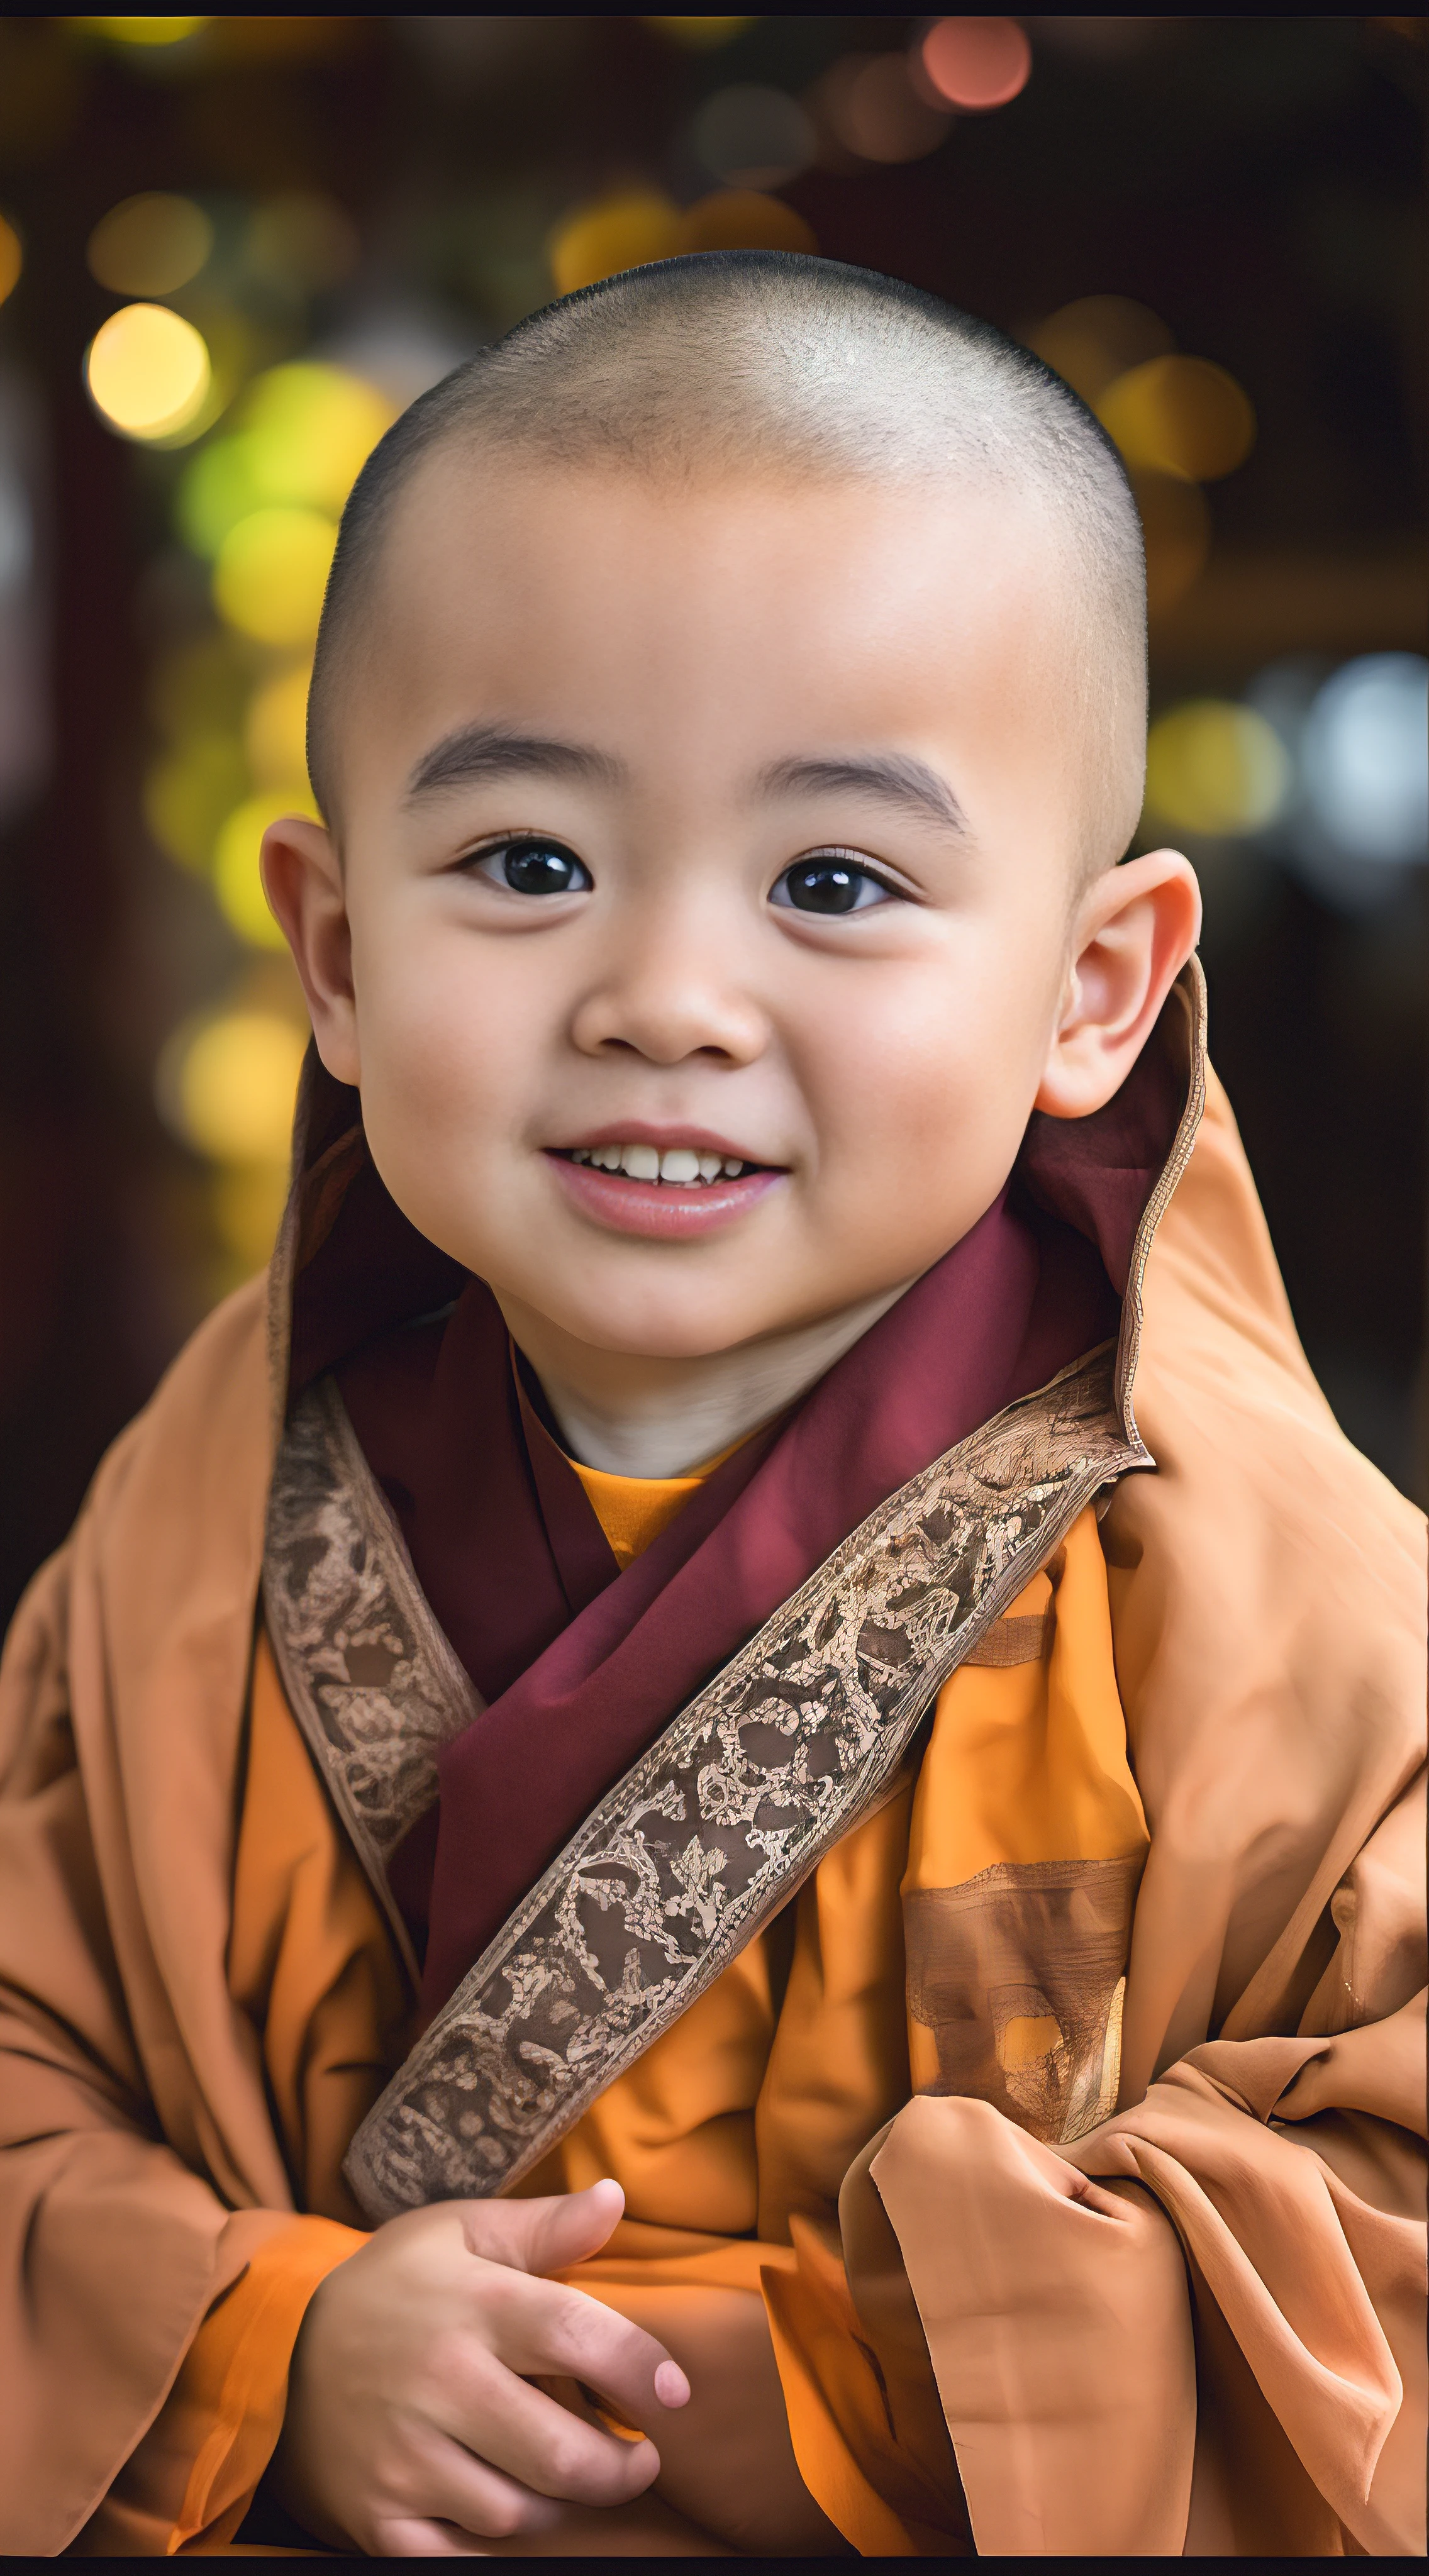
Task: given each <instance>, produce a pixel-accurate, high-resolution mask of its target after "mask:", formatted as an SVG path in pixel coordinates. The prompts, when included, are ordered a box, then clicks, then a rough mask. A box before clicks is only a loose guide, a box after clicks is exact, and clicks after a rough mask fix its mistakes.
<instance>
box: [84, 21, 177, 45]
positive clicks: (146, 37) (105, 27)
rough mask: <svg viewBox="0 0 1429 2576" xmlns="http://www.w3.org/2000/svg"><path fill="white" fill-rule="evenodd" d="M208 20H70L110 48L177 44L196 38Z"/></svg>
mask: <svg viewBox="0 0 1429 2576" xmlns="http://www.w3.org/2000/svg"><path fill="white" fill-rule="evenodd" d="M211 23H212V21H211V20H210V19H208V18H72V19H71V20H70V25H71V26H72V27H83V28H84V29H85V31H86V33H87V34H89V35H92V36H107V37H108V39H109V42H110V43H111V45H181V44H183V42H184V41H185V39H186V38H187V37H189V36H196V35H197V34H198V32H199V29H200V28H201V27H207V26H209V25H211Z"/></svg>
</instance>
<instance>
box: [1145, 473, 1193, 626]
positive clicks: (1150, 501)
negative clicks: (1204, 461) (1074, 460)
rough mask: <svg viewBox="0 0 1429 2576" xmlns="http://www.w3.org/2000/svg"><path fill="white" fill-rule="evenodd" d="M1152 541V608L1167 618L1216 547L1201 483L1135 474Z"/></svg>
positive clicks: (1149, 580) (1148, 602) (1149, 590)
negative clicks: (1212, 540) (1166, 614)
mask: <svg viewBox="0 0 1429 2576" xmlns="http://www.w3.org/2000/svg"><path fill="white" fill-rule="evenodd" d="M1132 490H1133V492H1134V493H1135V495H1136V506H1137V509H1138V510H1139V511H1140V513H1141V533H1142V536H1143V537H1144V539H1145V541H1146V607H1147V614H1148V615H1149V616H1151V617H1153V618H1154V617H1160V616H1162V615H1163V614H1164V613H1165V611H1166V610H1167V609H1168V608H1174V607H1175V605H1176V602H1177V600H1178V599H1184V598H1185V596H1186V593H1187V591H1188V590H1190V589H1191V588H1192V587H1193V585H1194V584H1195V583H1196V582H1197V581H1199V579H1200V577H1201V574H1202V573H1203V572H1204V570H1205V568H1206V557H1207V555H1208V554H1209V553H1210V550H1211V514H1210V511H1209V510H1208V509H1207V507H1206V498H1205V494H1204V493H1203V492H1202V490H1201V488H1200V485H1199V484H1198V483H1184V482H1182V481H1181V480H1180V479H1179V477H1178V476H1176V475H1174V474H1148V473H1141V474H1133V476H1132Z"/></svg>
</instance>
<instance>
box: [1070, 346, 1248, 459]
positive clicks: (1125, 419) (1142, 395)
mask: <svg viewBox="0 0 1429 2576" xmlns="http://www.w3.org/2000/svg"><path fill="white" fill-rule="evenodd" d="M1096 411H1097V418H1098V419H1099V420H1100V422H1101V424H1102V427H1103V428H1104V429H1105V430H1106V431H1108V433H1109V434H1110V436H1111V437H1112V438H1114V439H1115V440H1116V443H1117V446H1118V447H1119V448H1120V449H1121V452H1122V455H1123V456H1124V457H1125V459H1126V461H1127V463H1128V465H1132V466H1137V465H1142V466H1148V467H1150V468H1151V470H1152V471H1153V472H1154V473H1157V474H1179V475H1181V476H1183V477H1184V478H1185V480H1186V481H1187V482H1191V483H1209V482H1214V481H1215V480H1217V478H1218V477H1219V476H1221V475H1223V474H1231V473H1233V472H1234V471H1235V468H1236V467H1237V466H1238V465H1241V464H1243V463H1244V462H1245V459H1246V457H1247V456H1248V455H1249V454H1250V451H1251V448H1252V446H1253V445H1254V442H1255V413H1254V412H1253V410H1252V409H1251V406H1250V402H1249V400H1248V398H1247V397H1246V395H1245V394H1243V393H1242V391H1241V389H1240V386H1239V385H1238V384H1237V383H1236V381H1235V378H1234V376H1228V375H1227V374H1226V371H1225V369H1224V367H1217V366H1214V365H1212V363H1211V361H1210V359H1209V358H1180V357H1165V358H1149V359H1148V360H1147V361H1146V362H1145V364H1144V365H1142V366H1139V367H1132V368H1130V369H1129V370H1128V372H1127V373H1126V374H1125V375H1123V376H1118V377H1117V378H1116V379H1115V381H1114V382H1113V383H1112V384H1110V385H1108V387H1107V388H1106V391H1105V392H1104V393H1103V394H1102V395H1101V397H1100V399H1099V401H1098V403H1097V406H1096Z"/></svg>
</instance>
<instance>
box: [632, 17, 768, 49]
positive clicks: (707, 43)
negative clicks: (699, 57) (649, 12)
mask: <svg viewBox="0 0 1429 2576" xmlns="http://www.w3.org/2000/svg"><path fill="white" fill-rule="evenodd" d="M753 24H754V20H753V19H752V18H647V19H646V20H645V25H646V26H647V27H649V28H651V29H653V31H654V33H655V34H656V35H657V36H666V37H668V39H669V41H670V43H671V44H672V45H688V46H689V47H690V49H691V51H692V52H695V53H703V52H705V51H707V50H709V49H711V48H713V47H714V46H716V45H727V44H728V43H729V42H730V40H731V38H733V37H735V36H742V35H743V33H744V31H745V28H746V27H752V26H753Z"/></svg>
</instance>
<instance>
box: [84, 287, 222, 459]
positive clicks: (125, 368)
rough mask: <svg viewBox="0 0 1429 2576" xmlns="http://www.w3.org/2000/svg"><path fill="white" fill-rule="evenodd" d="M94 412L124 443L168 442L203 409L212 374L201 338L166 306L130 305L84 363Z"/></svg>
mask: <svg viewBox="0 0 1429 2576" xmlns="http://www.w3.org/2000/svg"><path fill="white" fill-rule="evenodd" d="M84 373H85V382H86V384H87V385H88V387H89V395H90V400H91V401H92V403H93V404H94V407H95V409H96V411H98V412H100V413H101V414H102V415H103V417H104V419H105V420H107V421H108V422H109V425H110V427H111V428H112V429H117V430H119V431H121V432H122V434H123V435H124V437H126V438H165V437H168V436H169V435H170V434H171V432H173V431H174V430H178V429H182V428H184V427H185V426H186V424H187V423H188V422H189V421H191V420H193V419H195V418H196V417H197V415H198V413H199V412H200V411H201V410H202V408H203V402H204V397H205V395H206V394H207V392H208V388H209V382H210V378H211V375H212V369H211V367H210V365H209V355H208V349H207V346H206V344H205V342H204V338H203V334H202V332H200V331H196V330H195V329H194V326H193V324H192V322H186V321H185V320H184V317H183V315H182V314H181V313H171V312H170V311H169V308H168V306H167V305H165V304H126V305H124V306H122V307H121V309H120V311H119V312H118V313H111V314H110V316H109V319H108V321H107V322H102V323H101V324H100V326H99V329H98V330H97V331H96V332H95V335H94V338H93V339H92V340H91V342H90V344H89V347H88V349H87V351H86V352H85V361H84Z"/></svg>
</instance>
